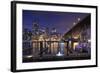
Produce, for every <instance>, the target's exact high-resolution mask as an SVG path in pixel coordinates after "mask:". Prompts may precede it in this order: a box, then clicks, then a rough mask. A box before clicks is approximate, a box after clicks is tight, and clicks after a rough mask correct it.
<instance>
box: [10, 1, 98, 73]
mask: <svg viewBox="0 0 100 73" xmlns="http://www.w3.org/2000/svg"><path fill="white" fill-rule="evenodd" d="M97 12H98V7H97V6H90V5H74V4H57V3H43V2H28V1H11V71H12V72H22V71H40V70H41V71H42V70H54V69H72V68H85V67H97V65H98V63H97V62H98V56H97V53H98V50H97V32H98V31H97V22H98V19H97V16H98V15H97ZM75 19H76V20H77V21H75ZM34 22H39V23H38V24H37V23H34ZM54 23H55V24H54ZM47 24H48V25H47ZM51 24H52V25H51ZM71 24H72V25H71ZM46 27H48V28H46ZM54 27H55V28H54ZM24 28H28V29H29V30H31V31H28V30H26V29H25V31H23V30H24ZM46 30H47V32H46ZM57 30H58V31H59V32H60V33H58V31H57ZM85 30H86V31H85ZM25 32H27V33H26V34H25V35H24V33H25ZM29 33H30V34H29ZM86 35H87V36H86ZM29 36H31V38H30V37H29ZM76 36H77V37H76ZM83 36H84V37H83ZM37 37H38V39H37ZM52 38H53V41H52ZM76 38H77V39H76ZM36 39H37V40H38V41H37V43H38V46H36V41H35V40H36ZM48 39H50V40H49V41H48ZM41 40H42V41H41ZM29 42H31V43H29ZM43 42H44V43H45V45H43ZM83 42H85V43H86V45H88V47H87V46H85V47H84V44H85V43H83ZM34 43H35V45H34ZM49 43H50V45H51V46H50V45H49ZM57 43H58V44H57ZM70 43H72V44H70ZM80 43H82V44H83V46H80V45H82V44H80ZM28 44H29V45H28ZM30 44H31V45H30ZM52 44H54V45H52ZM56 45H58V46H57V48H55V46H56ZM27 46H28V47H31V48H27ZM52 46H53V47H52ZM34 47H35V48H34ZM49 47H50V48H49ZM78 47H80V48H81V49H80V48H78ZM52 48H53V49H52ZM66 48H67V51H66ZM70 48H72V49H70ZM84 48H85V49H84ZM25 49H28V50H25ZM29 49H30V50H29ZM37 49H38V50H37ZM87 49H88V50H87ZM65 51H66V52H65ZM36 53H38V54H36ZM48 54H49V55H48Z"/></svg>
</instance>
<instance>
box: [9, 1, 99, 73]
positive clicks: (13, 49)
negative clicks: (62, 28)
mask: <svg viewBox="0 0 100 73" xmlns="http://www.w3.org/2000/svg"><path fill="white" fill-rule="evenodd" d="M17 4H29V5H32V4H35V5H45V6H64V7H81V8H90V9H96V15H95V17H96V19H95V21H96V23H95V25H96V30H95V31H96V33H95V36H96V40H95V43H96V46H95V49H96V57H95V58H96V59H95V60H96V61H95V65H85V66H70V67H52V68H38V69H21V70H17V64H16V63H17V61H16V60H17V58H16V56H17V55H16V54H17V53H16V47H17V45H16V42H17V41H16V38H17V36H16V33H18V32H17V31H16V30H17V29H16V25H17V24H16V23H17V21H16V20H17V19H16V18H17V12H16V9H17ZM97 12H98V7H97V6H90V5H74V4H56V3H43V2H26V1H11V71H12V72H23V71H42V70H55V69H73V68H86V67H87V68H88V67H97V66H98V50H97V46H98V45H97V44H98V43H97V38H98V37H97V33H98V31H97V27H98V26H97V22H98V13H97Z"/></svg>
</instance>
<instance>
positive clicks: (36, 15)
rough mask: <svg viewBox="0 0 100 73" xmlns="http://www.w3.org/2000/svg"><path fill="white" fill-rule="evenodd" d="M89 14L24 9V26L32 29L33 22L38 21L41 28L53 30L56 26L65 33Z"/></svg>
mask: <svg viewBox="0 0 100 73" xmlns="http://www.w3.org/2000/svg"><path fill="white" fill-rule="evenodd" d="M88 14H89V13H75V12H51V11H33V10H23V28H27V29H29V30H32V28H33V27H32V26H33V23H34V22H37V23H38V25H39V26H40V28H41V29H45V28H49V31H51V30H52V28H56V30H57V32H59V33H60V34H62V35H63V34H65V33H66V32H68V31H69V30H70V29H71V28H72V27H73V26H74V25H75V24H77V23H78V22H79V21H81V20H83V19H84V18H85V17H86V16H87V15H88Z"/></svg>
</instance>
